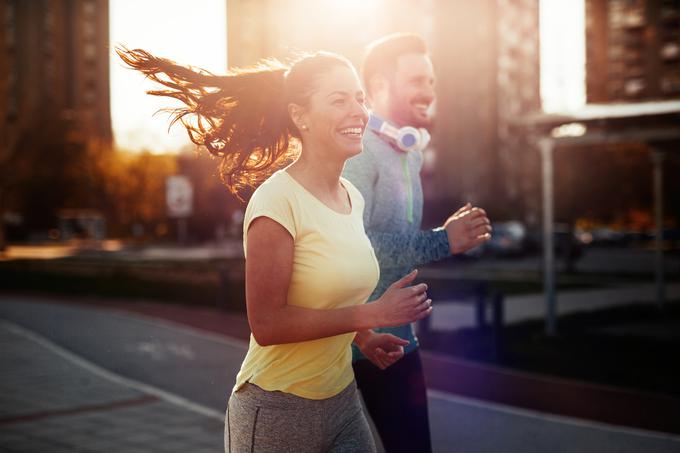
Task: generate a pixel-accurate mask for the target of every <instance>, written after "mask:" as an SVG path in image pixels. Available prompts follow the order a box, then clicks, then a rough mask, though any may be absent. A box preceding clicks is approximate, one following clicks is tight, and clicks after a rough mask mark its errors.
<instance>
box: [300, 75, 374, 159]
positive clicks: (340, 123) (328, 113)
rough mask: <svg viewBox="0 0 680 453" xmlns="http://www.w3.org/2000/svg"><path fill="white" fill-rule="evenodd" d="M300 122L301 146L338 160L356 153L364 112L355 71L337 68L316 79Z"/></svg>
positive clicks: (358, 150)
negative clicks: (309, 147)
mask: <svg viewBox="0 0 680 453" xmlns="http://www.w3.org/2000/svg"><path fill="white" fill-rule="evenodd" d="M300 121H301V124H303V125H304V127H303V128H302V129H303V130H302V131H301V133H302V139H303V143H304V144H305V145H308V146H313V147H315V148H317V147H320V148H321V147H322V148H323V149H326V150H328V152H332V153H337V155H338V157H340V158H342V159H348V158H350V157H352V156H354V155H356V154H358V153H360V152H361V149H362V145H361V139H362V137H363V134H364V129H365V127H366V123H367V122H368V110H367V109H366V106H365V105H364V91H363V90H362V88H361V82H360V81H359V77H358V76H357V73H356V71H355V70H354V69H353V68H350V67H347V66H345V65H337V66H335V67H334V68H331V69H330V70H329V71H328V72H326V73H324V74H322V75H321V76H319V78H318V79H317V89H316V90H315V91H314V92H313V93H312V95H311V96H310V98H309V102H308V104H307V106H306V107H305V109H304V112H303V114H302V116H301V117H300Z"/></svg>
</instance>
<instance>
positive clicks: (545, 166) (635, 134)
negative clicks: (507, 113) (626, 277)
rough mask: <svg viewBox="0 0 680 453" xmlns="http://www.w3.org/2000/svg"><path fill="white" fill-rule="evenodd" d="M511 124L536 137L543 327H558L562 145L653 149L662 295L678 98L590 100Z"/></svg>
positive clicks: (678, 135)
mask: <svg viewBox="0 0 680 453" xmlns="http://www.w3.org/2000/svg"><path fill="white" fill-rule="evenodd" d="M514 126H515V127H518V128H520V129H521V130H523V131H524V132H525V133H526V134H527V135H528V138H529V139H530V140H531V141H533V142H535V143H537V144H538V147H539V149H540V152H541V166H542V177H541V178H542V185H543V254H544V256H543V258H544V259H543V282H544V292H545V303H546V333H547V334H548V335H554V334H555V333H556V331H557V323H556V311H557V298H556V293H555V250H554V248H555V244H554V240H553V234H554V217H555V216H554V196H553V157H554V152H555V150H556V149H558V148H559V147H561V146H570V147H573V146H593V145H603V144H611V143H643V144H645V145H646V146H647V148H648V149H649V150H650V152H651V159H652V165H653V167H652V168H653V169H652V171H653V184H654V218H655V226H656V232H655V271H654V272H655V280H656V302H657V304H658V305H659V306H661V305H662V304H663V302H664V299H665V281H664V262H663V261H664V260H663V248H662V234H663V205H664V194H663V161H664V156H665V154H666V153H669V152H678V151H680V146H679V144H680V101H677V100H673V101H658V102H642V103H632V104H589V105H586V106H584V107H583V108H582V109H580V110H577V111H571V112H564V113H550V114H548V113H532V114H529V115H526V116H524V117H521V118H519V119H517V120H516V121H515V122H514Z"/></svg>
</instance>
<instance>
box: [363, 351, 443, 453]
mask: <svg viewBox="0 0 680 453" xmlns="http://www.w3.org/2000/svg"><path fill="white" fill-rule="evenodd" d="M353 367H354V376H355V379H356V381H357V386H358V387H359V391H361V395H362V396H363V398H364V402H365V403H366V408H367V409H368V413H369V414H370V416H371V418H372V419H373V423H374V424H375V427H376V428H377V430H378V433H379V434H380V438H381V439H382V443H383V445H384V446H385V451H386V452H387V453H395V452H410V453H414V452H417V453H420V452H425V453H429V452H431V451H432V446H431V442H430V426H429V419H428V415H427V394H426V392H425V379H424V376H423V367H422V363H421V361H420V352H418V350H417V349H416V350H415V351H412V352H410V353H408V354H406V355H405V356H404V357H402V358H401V360H399V361H398V362H396V363H395V364H393V365H392V366H390V367H388V368H387V369H386V370H381V369H380V368H378V367H377V366H375V365H373V364H372V363H371V362H370V361H369V360H366V359H363V360H358V361H356V362H354V363H353Z"/></svg>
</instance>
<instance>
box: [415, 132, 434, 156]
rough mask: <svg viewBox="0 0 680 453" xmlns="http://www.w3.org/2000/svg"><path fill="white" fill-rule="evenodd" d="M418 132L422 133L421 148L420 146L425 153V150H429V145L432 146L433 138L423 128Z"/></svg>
mask: <svg viewBox="0 0 680 453" xmlns="http://www.w3.org/2000/svg"><path fill="white" fill-rule="evenodd" d="M418 130H419V131H420V146H419V149H420V150H421V151H424V150H425V148H427V145H429V144H430V140H432V136H431V135H430V133H429V132H428V131H427V129H425V128H423V127H421V128H420V129H418Z"/></svg>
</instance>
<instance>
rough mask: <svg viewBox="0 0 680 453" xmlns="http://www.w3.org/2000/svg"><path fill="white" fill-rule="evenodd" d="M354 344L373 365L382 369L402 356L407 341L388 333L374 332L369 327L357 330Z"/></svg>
mask: <svg viewBox="0 0 680 453" xmlns="http://www.w3.org/2000/svg"><path fill="white" fill-rule="evenodd" d="M354 344H356V345H357V347H358V348H359V350H360V351H361V353H362V354H363V355H364V356H365V357H366V358H367V359H368V360H370V361H371V363H372V364H373V365H375V366H377V367H378V368H380V369H381V370H384V369H385V368H387V367H389V366H390V365H392V364H394V363H395V362H396V361H397V360H399V359H401V358H402V357H404V346H406V345H407V344H408V341H407V340H403V339H401V338H399V337H396V336H394V335H392V334H389V333H375V332H373V331H372V330H370V329H369V330H364V331H360V332H357V336H356V337H355V338H354Z"/></svg>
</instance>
